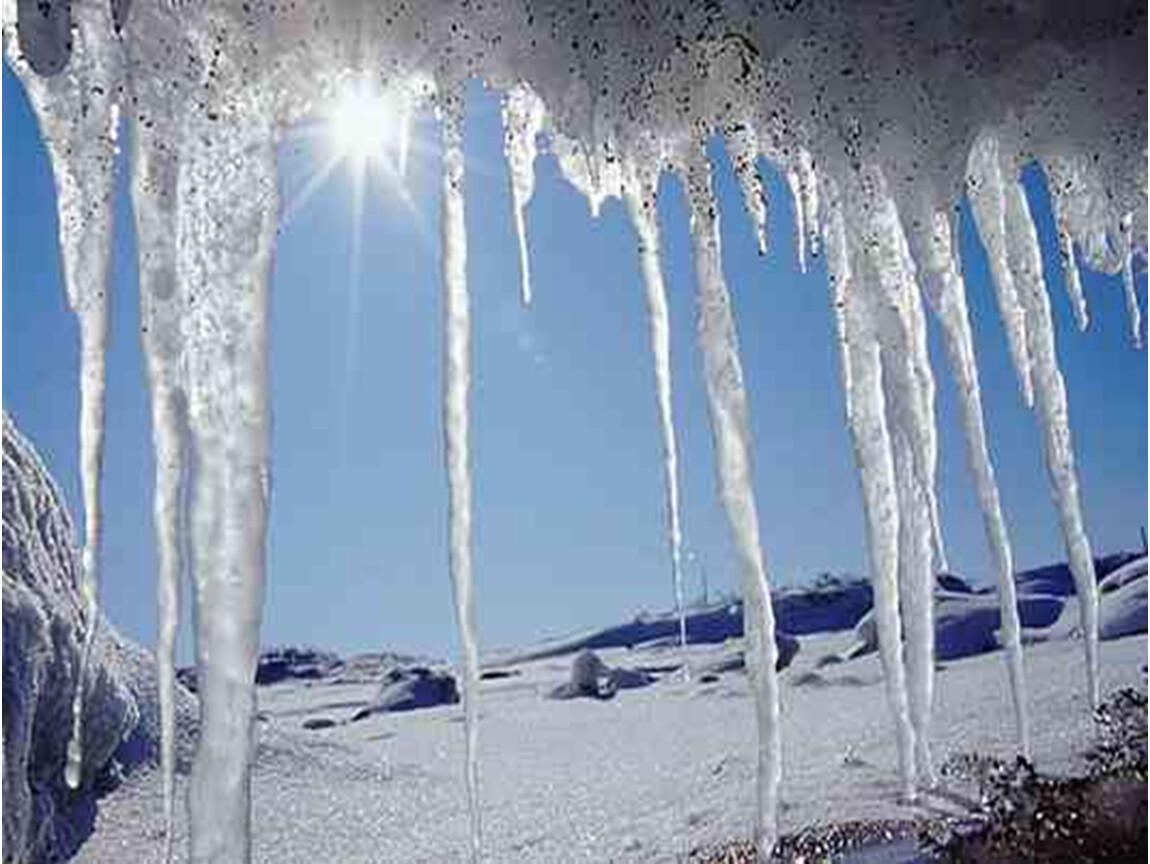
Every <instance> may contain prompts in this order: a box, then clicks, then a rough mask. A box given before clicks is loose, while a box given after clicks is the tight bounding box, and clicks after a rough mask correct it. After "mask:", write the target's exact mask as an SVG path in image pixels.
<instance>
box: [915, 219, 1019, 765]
mask: <svg viewBox="0 0 1150 864" xmlns="http://www.w3.org/2000/svg"><path fill="white" fill-rule="evenodd" d="M919 260H920V262H921V264H922V271H923V275H924V286H925V288H926V295H927V299H928V300H929V301H930V305H931V308H932V309H933V311H934V314H935V316H936V317H937V318H938V321H939V323H940V324H941V325H942V333H943V340H944V342H945V344H946V352H947V358H948V360H949V362H950V369H951V374H952V375H953V376H954V381H955V385H956V389H957V390H958V402H959V408H960V410H961V412H962V429H963V434H964V436H965V439H966V458H967V462H968V464H969V466H970V471H971V473H972V474H973V475H974V486H975V491H976V493H977V496H978V504H979V509H980V510H981V511H982V524H983V530H984V531H985V532H986V539H987V543H988V544H989V546H990V551H991V554H992V555H993V557H994V564H995V573H996V575H997V578H998V602H999V610H1000V613H999V614H1000V617H1001V622H1002V623H1001V628H1002V641H1003V646H1004V648H1005V649H1006V653H1005V660H1006V667H1007V674H1008V677H1009V680H1010V695H1011V699H1012V701H1013V704H1014V721H1015V727H1016V730H1017V733H1018V744H1019V749H1020V751H1021V753H1022V755H1023V756H1025V757H1026V758H1030V721H1029V717H1028V711H1027V702H1026V680H1025V676H1024V673H1023V665H1022V638H1021V636H1022V625H1021V622H1020V620H1019V617H1018V599H1017V596H1016V591H1015V585H1014V556H1013V552H1012V551H1011V547H1010V536H1009V534H1008V533H1007V530H1006V520H1005V519H1004V518H1003V515H1002V503H1001V501H1000V498H999V492H998V481H997V480H996V479H995V476H994V467H993V465H992V464H991V461H990V451H989V448H988V447H987V442H986V427H985V424H984V422H983V415H982V394H981V388H980V385H979V380H978V366H977V364H976V362H975V355H974V336H973V334H972V332H971V329H970V316H969V314H968V313H967V308H966V285H965V283H964V282H963V278H962V274H961V273H959V271H958V267H957V265H956V262H955V257H954V254H953V251H952V249H951V230H950V224H949V221H948V220H947V218H946V215H945V214H944V213H942V212H939V213H936V214H934V217H933V220H932V230H931V231H930V236H929V237H928V238H927V239H926V240H925V242H923V243H922V244H921V246H920V256H919Z"/></svg>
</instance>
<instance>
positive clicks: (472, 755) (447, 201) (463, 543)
mask: <svg viewBox="0 0 1150 864" xmlns="http://www.w3.org/2000/svg"><path fill="white" fill-rule="evenodd" d="M462 107H463V106H462V99H461V97H460V95H459V94H458V92H456V91H451V92H448V93H447V94H446V96H445V107H444V114H443V298H444V303H443V316H444V317H443V327H444V340H445V346H444V355H443V361H444V371H443V424H444V440H445V442H446V458H447V486H448V513H449V520H448V524H449V530H448V534H449V539H450V567H451V585H452V588H453V591H454V597H455V617H456V624H457V626H458V627H459V641H460V646H461V650H462V654H463V681H464V685H463V714H464V728H465V730H466V738H467V740H466V776H467V805H468V812H469V816H470V828H471V831H470V843H471V846H470V849H471V860H472V861H473V862H478V861H479V858H480V852H481V832H480V806H479V738H478V736H479V645H478V642H477V637H476V627H475V593H474V586H473V583H472V574H471V469H470V466H469V464H468V460H469V452H468V434H469V429H468V423H469V419H468V406H467V402H468V391H469V389H470V386H471V369H470V362H471V361H470V351H471V346H470V342H471V321H470V312H469V309H468V296H467V229H466V225H465V223H464V210H463V134H462V120H461V114H462Z"/></svg>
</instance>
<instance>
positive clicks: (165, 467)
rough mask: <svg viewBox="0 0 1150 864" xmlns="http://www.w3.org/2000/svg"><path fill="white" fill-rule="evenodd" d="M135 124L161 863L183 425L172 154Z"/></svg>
mask: <svg viewBox="0 0 1150 864" xmlns="http://www.w3.org/2000/svg"><path fill="white" fill-rule="evenodd" d="M152 134H153V133H152V132H151V131H150V130H146V129H144V128H143V127H142V126H141V125H139V124H137V125H136V127H135V136H134V139H133V141H134V146H133V152H132V206H133V210H134V211H135V217H136V237H137V246H138V250H139V273H140V277H139V281H140V321H141V341H142V345H143V350H144V357H145V366H146V370H147V377H148V389H149V393H150V397H151V409H152V446H153V448H154V451H155V461H156V479H155V492H154V498H153V520H154V523H155V532H156V547H157V558H158V564H159V569H158V572H157V592H156V594H157V616H158V619H159V622H158V626H157V640H156V669H157V678H158V684H159V696H160V774H161V788H162V791H163V808H164V853H163V860H164V861H170V860H171V856H172V834H173V822H174V820H173V816H174V807H175V686H176V683H175V680H176V679H175V660H176V656H175V654H176V633H177V628H178V625H179V619H180V576H181V574H182V573H183V570H184V556H183V552H184V544H185V542H186V541H185V538H184V537H183V536H182V535H183V533H184V527H185V521H184V518H183V500H184V490H185V488H186V483H185V473H186V469H187V465H186V460H185V448H186V443H185V442H186V422H187V421H186V417H185V416H184V399H183V394H182V390H181V388H180V384H179V364H180V357H181V353H182V336H181V333H180V305H179V304H180V298H179V294H178V290H177V285H176V267H177V263H176V262H177V258H176V245H175V244H176V224H177V223H176V172H177V166H178V162H177V160H176V157H175V156H174V155H173V153H172V151H171V150H170V149H169V148H168V147H166V146H163V145H157V142H156V140H155V139H154V138H153V137H152Z"/></svg>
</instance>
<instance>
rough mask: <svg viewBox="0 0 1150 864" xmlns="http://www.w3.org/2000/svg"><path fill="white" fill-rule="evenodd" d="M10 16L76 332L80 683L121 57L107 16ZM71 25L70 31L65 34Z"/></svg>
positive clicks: (75, 756)
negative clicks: (18, 23)
mask: <svg viewBox="0 0 1150 864" xmlns="http://www.w3.org/2000/svg"><path fill="white" fill-rule="evenodd" d="M17 10H18V14H19V15H20V16H21V20H23V21H25V22H27V26H26V27H25V28H23V29H21V30H20V36H19V41H18V40H17V38H16V34H15V31H14V30H13V28H11V27H5V34H4V48H5V56H6V57H7V59H8V62H9V64H10V65H11V66H12V68H13V69H14V71H15V72H16V73H17V74H18V75H19V76H20V78H21V80H22V81H23V82H24V85H25V87H26V88H27V89H28V92H29V96H30V98H31V99H32V101H33V102H34V103H35V104H36V106H37V116H38V119H39V122H40V131H41V134H42V136H43V138H44V141H45V144H46V145H47V150H48V156H49V159H50V161H51V165H52V173H53V176H54V178H55V182H56V204H57V214H58V218H59V234H60V251H61V257H62V259H63V271H64V284H65V288H66V290H67V295H68V304H69V306H70V307H71V309H72V311H73V312H74V313H75V315H76V318H77V321H78V322H79V329H80V430H79V438H80V479H81V487H82V492H83V502H84V547H83V553H82V561H83V575H84V579H83V584H82V591H81V593H82V596H83V599H84V614H83V619H84V621H85V623H86V630H85V633H84V649H83V651H82V652H81V660H80V679H81V681H83V680H85V679H86V670H87V667H88V665H89V662H90V658H91V654H92V645H93V642H94V640H95V638H96V632H97V629H98V626H99V620H100V618H99V604H98V599H99V570H100V534H101V525H102V516H101V511H100V498H101V470H102V464H103V458H104V379H105V350H106V345H107V338H108V290H109V287H108V268H109V262H110V256H111V245H112V209H111V201H112V195H113V191H114V183H115V161H116V153H117V144H116V141H117V135H118V131H119V107H118V103H117V101H116V97H115V93H116V87H117V84H118V82H119V80H120V77H121V58H120V53H119V50H118V47H117V45H116V44H115V43H113V42H110V41H109V40H108V39H107V38H106V36H105V34H106V32H107V29H108V28H109V27H110V20H109V18H108V17H107V10H105V9H102V8H101V9H100V10H98V11H96V12H94V14H90V15H85V16H81V18H80V19H79V20H78V21H71V20H70V19H71V17H72V16H71V14H70V10H69V8H68V6H67V4H53V5H50V6H49V7H47V8H43V9H41V8H40V7H39V6H37V5H35V4H31V3H24V2H21V3H19V4H18V5H17ZM8 13H10V10H8ZM6 14H7V13H6ZM70 25H74V26H73V27H72V29H71V30H69V27H70ZM21 52H23V53H21ZM70 53H74V54H75V55H76V56H75V57H74V58H73V60H72V62H71V63H69V54H70ZM65 66H67V69H66V70H65ZM33 70H35V71H33ZM37 73H41V74H37ZM42 75H49V76H54V77H42ZM82 692H83V687H78V688H77V690H76V695H75V698H74V701H73V705H72V718H71V721H72V739H71V742H70V743H69V745H68V756H67V766H66V769H65V777H66V779H67V782H68V785H69V786H70V787H72V788H76V787H77V786H78V785H79V783H80V780H81V777H82V775H83V773H84V772H83V765H82V763H83V758H84V754H83V749H82V746H81V742H82V741H83V739H84V735H83V696H82Z"/></svg>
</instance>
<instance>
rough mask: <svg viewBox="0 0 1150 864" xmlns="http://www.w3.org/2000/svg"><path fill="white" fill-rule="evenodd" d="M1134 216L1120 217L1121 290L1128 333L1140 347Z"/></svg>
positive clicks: (1139, 312) (1140, 329)
mask: <svg viewBox="0 0 1150 864" xmlns="http://www.w3.org/2000/svg"><path fill="white" fill-rule="evenodd" d="M1133 225H1134V214H1132V213H1127V214H1126V215H1125V216H1123V217H1122V221H1121V223H1120V227H1121V230H1122V245H1123V250H1122V288H1123V290H1124V291H1125V293H1126V314H1127V315H1128V316H1129V318H1130V333H1131V336H1132V337H1133V339H1134V347H1135V348H1138V349H1141V347H1142V310H1141V309H1139V308H1138V291H1137V290H1136V289H1135V287H1134V242H1133Z"/></svg>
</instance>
